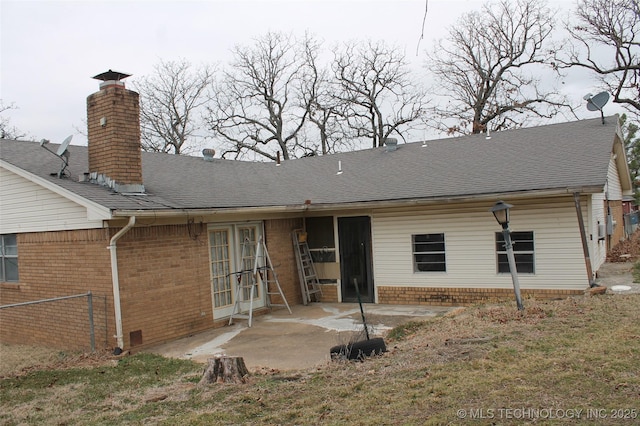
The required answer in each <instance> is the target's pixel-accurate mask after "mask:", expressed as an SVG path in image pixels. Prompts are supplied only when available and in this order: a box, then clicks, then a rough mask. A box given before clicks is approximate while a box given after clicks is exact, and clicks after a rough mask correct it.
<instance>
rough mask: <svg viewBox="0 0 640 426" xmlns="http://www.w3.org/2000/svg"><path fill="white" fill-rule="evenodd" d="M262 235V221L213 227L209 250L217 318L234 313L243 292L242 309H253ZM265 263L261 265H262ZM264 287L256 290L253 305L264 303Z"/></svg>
mask: <svg viewBox="0 0 640 426" xmlns="http://www.w3.org/2000/svg"><path fill="white" fill-rule="evenodd" d="M261 235H262V226H261V224H260V223H252V224H246V223H243V224H229V225H223V226H215V227H212V228H210V229H209V253H210V263H211V295H212V299H213V300H212V301H213V318H214V319H220V318H225V317H228V316H230V315H231V313H232V312H233V307H234V304H235V302H236V296H237V295H238V292H237V289H238V284H240V285H241V291H240V292H239V298H240V312H244V311H246V310H248V309H249V302H250V298H251V288H250V287H247V286H248V285H249V284H250V283H251V282H252V281H251V280H252V272H253V268H254V266H255V259H256V257H255V255H256V244H257V242H258V241H259V238H260V236H261ZM259 266H261V265H259ZM262 293H263V291H262V289H261V288H260V286H258V285H255V287H254V291H253V308H254V309H256V308H260V307H262V306H264V304H265V299H264V295H263V294H262Z"/></svg>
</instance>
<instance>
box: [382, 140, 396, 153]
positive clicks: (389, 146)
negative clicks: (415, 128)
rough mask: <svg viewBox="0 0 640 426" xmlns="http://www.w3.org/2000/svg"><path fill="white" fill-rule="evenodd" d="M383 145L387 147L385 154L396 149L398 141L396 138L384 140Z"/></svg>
mask: <svg viewBox="0 0 640 426" xmlns="http://www.w3.org/2000/svg"><path fill="white" fill-rule="evenodd" d="M384 145H385V146H386V147H387V149H386V151H387V152H392V151H395V150H396V149H398V139H396V138H385V140H384Z"/></svg>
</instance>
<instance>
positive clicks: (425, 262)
mask: <svg viewBox="0 0 640 426" xmlns="http://www.w3.org/2000/svg"><path fill="white" fill-rule="evenodd" d="M411 242H412V246H413V271H414V272H446V271H447V259H446V254H445V244H444V234H415V235H412V236H411Z"/></svg>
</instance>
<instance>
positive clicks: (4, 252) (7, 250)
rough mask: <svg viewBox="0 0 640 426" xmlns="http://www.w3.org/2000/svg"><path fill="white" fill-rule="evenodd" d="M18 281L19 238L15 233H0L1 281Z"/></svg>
mask: <svg viewBox="0 0 640 426" xmlns="http://www.w3.org/2000/svg"><path fill="white" fill-rule="evenodd" d="M2 281H4V282H6V281H9V282H17V281H18V240H17V239H16V236H15V234H9V235H0V282H2Z"/></svg>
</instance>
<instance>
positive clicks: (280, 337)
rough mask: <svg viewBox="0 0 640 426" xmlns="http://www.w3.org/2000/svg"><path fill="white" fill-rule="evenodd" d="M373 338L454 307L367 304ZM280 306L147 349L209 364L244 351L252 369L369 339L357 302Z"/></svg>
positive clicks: (316, 360) (323, 359)
mask: <svg viewBox="0 0 640 426" xmlns="http://www.w3.org/2000/svg"><path fill="white" fill-rule="evenodd" d="M363 309H364V314H365V318H366V321H367V324H368V325H369V329H370V330H372V333H371V337H374V336H375V337H384V336H385V335H386V333H388V331H389V330H391V329H392V328H393V327H395V326H397V325H400V324H403V323H406V322H409V321H414V320H424V319H427V318H429V317H434V316H438V315H443V314H444V313H446V312H448V311H449V310H451V309H452V308H445V307H434V306H403V305H377V304H364V305H363ZM291 310H292V314H289V312H288V311H287V310H286V309H285V308H275V309H274V310H273V311H272V312H270V313H267V314H266V315H259V316H255V317H254V318H253V322H252V327H248V326H247V320H246V319H238V320H235V321H234V324H233V325H230V326H225V327H222V328H217V329H213V330H209V331H206V332H203V333H198V334H196V335H193V336H191V337H187V338H183V339H179V340H175V341H172V342H169V343H165V344H161V345H157V346H153V347H151V348H148V349H146V350H145V352H151V353H157V354H161V355H163V356H167V357H174V358H183V359H193V360H195V361H197V362H202V363H205V362H206V361H207V359H208V358H212V357H213V356H214V355H216V354H226V355H229V356H241V357H243V358H244V362H245V364H246V366H247V368H249V370H254V369H258V368H273V369H278V370H299V369H308V368H313V367H315V366H317V365H320V364H323V363H327V362H329V360H330V357H329V349H330V348H331V347H333V346H335V345H339V344H345V343H348V342H349V339H350V338H351V337H352V336H354V335H356V336H357V337H358V339H357V340H361V339H365V335H364V328H363V326H362V316H361V313H360V307H359V305H358V304H354V303H313V304H310V305H308V306H304V305H296V306H292V307H291Z"/></svg>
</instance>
